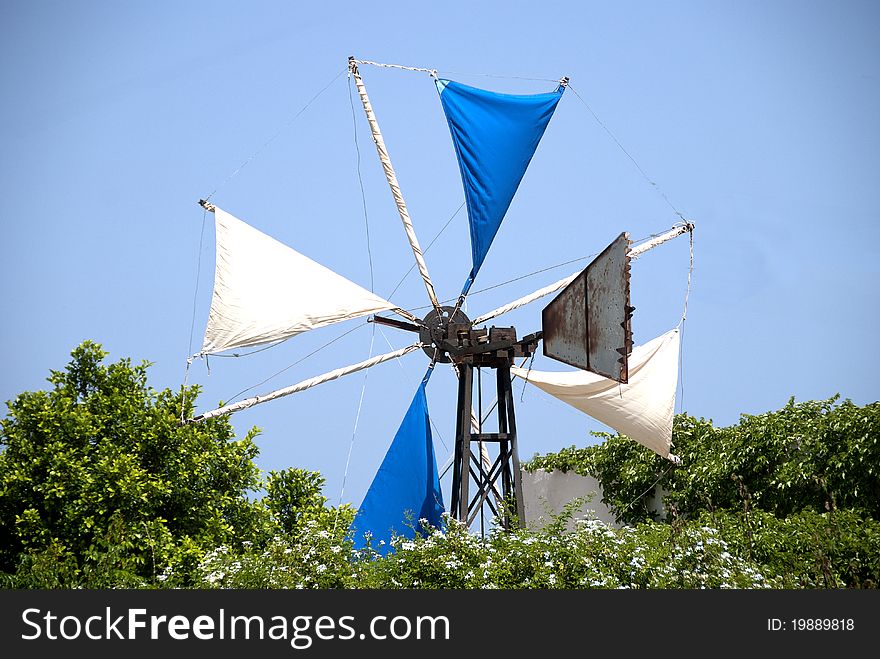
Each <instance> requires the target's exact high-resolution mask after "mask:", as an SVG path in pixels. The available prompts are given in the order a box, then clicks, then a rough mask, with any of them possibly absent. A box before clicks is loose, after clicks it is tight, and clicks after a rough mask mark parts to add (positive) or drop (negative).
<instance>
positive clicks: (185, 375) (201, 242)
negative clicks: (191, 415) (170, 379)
mask: <svg viewBox="0 0 880 659" xmlns="http://www.w3.org/2000/svg"><path fill="white" fill-rule="evenodd" d="M207 220H208V210H207V208H206V209H204V210H203V211H202V230H201V232H200V233H199V255H198V257H197V259H196V285H195V291H194V292H193V304H192V307H193V308H192V321H191V322H190V325H189V350H188V351H187V354H189V355H192V351H193V336H194V335H195V331H196V308H197V306H198V301H199V280H200V279H201V278H202V249H203V248H204V244H205V224H206V223H207ZM190 366H192V357H187V360H186V370H185V371H184V373H183V395H182V398H181V401H180V420H181V421H183V420H184V416H185V412H184V410H185V409H186V387H187V385H188V384H189V367H190Z"/></svg>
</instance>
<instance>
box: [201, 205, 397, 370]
mask: <svg viewBox="0 0 880 659" xmlns="http://www.w3.org/2000/svg"><path fill="white" fill-rule="evenodd" d="M214 218H215V223H216V228H217V263H216V270H215V275H214V295H213V297H212V299H211V312H210V314H209V318H208V326H207V328H206V330H205V339H204V342H203V344H202V353H203V354H210V353H216V352H221V351H223V350H230V349H233V348H243V347H247V346H255V345H260V344H263V343H270V342H272V341H278V340H280V339H286V338H289V337H291V336H295V335H297V334H301V333H302V332H306V331H308V330H311V329H315V328H318V327H323V326H325V325H330V324H331V323H337V322H340V321H343V320H349V319H351V318H358V317H360V316H366V315H368V314H372V313H376V312H377V311H383V310H386V309H393V308H395V306H396V305H394V304H393V303H391V302H389V301H388V300H384V299H382V298H381V297H379V296H377V295H374V294H373V293H371V292H370V291H368V290H367V289H365V288H363V287H361V286H358V285H357V284H355V283H354V282H352V281H349V280H348V279H346V278H345V277H342V276H341V275H338V274H336V273H335V272H333V271H332V270H330V269H328V268H326V267H324V266H322V265H321V264H319V263H316V262H315V261H313V260H311V259H310V258H308V257H306V256H303V255H302V254H300V253H299V252H297V251H296V250H294V249H292V248H290V247H288V246H287V245H284V244H283V243H280V242H278V241H277V240H275V239H274V238H272V237H270V236H267V235H266V234H264V233H262V232H261V231H258V230H257V229H255V228H253V227H252V226H250V225H248V224H246V223H245V222H242V221H241V220H239V219H238V218H236V217H234V216H232V215H230V214H229V213H227V212H225V211H223V210H222V209H220V208H215V209H214Z"/></svg>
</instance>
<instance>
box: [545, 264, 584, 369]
mask: <svg viewBox="0 0 880 659" xmlns="http://www.w3.org/2000/svg"><path fill="white" fill-rule="evenodd" d="M586 281H587V271H586V270H584V271H583V272H582V273H581V274H579V275H578V276H577V277H576V278H575V280H574V281H573V282H571V283H570V284H569V285H568V286H566V287H565V288H564V289H562V292H560V293H559V294H558V295H557V296H556V297H555V298H554V299H553V301H552V302H550V304H548V305H547V306H546V307H544V311H543V312H542V313H541V329H542V330H543V332H544V354H545V355H547V356H548V357H552V358H553V359H557V360H559V361H561V362H565V363H566V364H570V365H572V366H576V367H577V368H582V369H588V368H589V367H590V362H589V359H588V357H587V351H586V346H587V307H586V299H587V288H586Z"/></svg>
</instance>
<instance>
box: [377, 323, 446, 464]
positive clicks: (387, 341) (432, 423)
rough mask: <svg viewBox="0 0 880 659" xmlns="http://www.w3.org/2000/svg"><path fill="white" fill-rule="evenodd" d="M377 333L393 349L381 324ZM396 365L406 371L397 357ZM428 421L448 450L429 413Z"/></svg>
mask: <svg viewBox="0 0 880 659" xmlns="http://www.w3.org/2000/svg"><path fill="white" fill-rule="evenodd" d="M379 334H381V335H382V338H383V339H385V343H387V344H388V347H389V348H391V349H392V350H393V349H394V346H393V345H391V341H389V340H388V337H387V336H386V335H385V332H383V331H382V327H381V326H380V327H379ZM397 365H398V366H400V368H401V370H402V371H404V372H406V369H405V368H404V367H403V362H402V361H401V360H400V358H399V357H398V358H397ZM428 421H430V422H431V427H432V428H433V429H434V432H436V433H437V437H438V439H439V440H440V443H441V444H443V448H445V449H446V450H447V451H448V450H449V447H448V446H446V440H445V439H443V435H442V433H441V432H440V429H439V428H438V427H437V424H436V423H434V419H432V418H431V415H430V414H429V415H428Z"/></svg>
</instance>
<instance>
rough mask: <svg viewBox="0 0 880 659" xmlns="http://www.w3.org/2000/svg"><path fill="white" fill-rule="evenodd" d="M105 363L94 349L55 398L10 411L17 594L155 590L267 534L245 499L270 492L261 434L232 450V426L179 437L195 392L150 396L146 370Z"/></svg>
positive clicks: (1, 562)
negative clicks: (211, 554) (257, 460)
mask: <svg viewBox="0 0 880 659" xmlns="http://www.w3.org/2000/svg"><path fill="white" fill-rule="evenodd" d="M106 356H107V353H105V352H104V351H103V350H102V349H101V347H100V346H99V345H97V344H95V343H93V342H90V341H86V342H84V343H83V344H82V345H80V346H79V347H77V348H76V349H75V350H74V351H73V352H72V360H71V361H70V363H69V364H68V365H67V368H66V369H65V370H64V371H53V372H52V374H51V377H49V382H50V383H51V384H52V385H53V388H52V389H51V390H50V391H36V392H25V393H22V394H20V395H19V396H18V397H17V398H16V399H15V400H13V401H9V402H8V403H7V405H8V409H9V413H8V416H7V417H6V418H4V419H3V420H2V421H0V447H2V452H0V572H4V573H6V574H7V581H11V583H12V584H13V585H18V586H25V587H27V586H38V587H63V586H67V585H77V584H78V585H83V584H85V585H88V586H93V587H104V586H110V585H145V584H150V583H156V580H157V579H158V578H159V575H160V574H162V573H163V571H165V570H166V569H167V568H169V567H172V568H173V570H174V571H175V573H176V574H178V575H186V574H187V572H188V570H190V569H192V568H194V567H195V566H196V565H197V563H198V561H199V560H200V558H201V557H202V555H203V554H204V553H205V552H206V551H207V550H208V549H211V548H214V547H217V546H219V545H229V546H240V545H241V544H242V543H244V542H252V541H253V540H254V539H255V538H259V537H261V534H262V535H266V533H268V531H267V524H268V522H269V513H268V512H267V510H266V506H265V505H264V504H263V503H262V502H260V501H253V500H250V499H249V498H248V496H247V494H248V492H252V491H256V490H257V489H258V488H259V487H260V484H261V481H260V475H259V469H258V468H257V467H256V465H255V464H254V462H253V458H254V457H255V456H256V455H257V453H258V449H257V446H256V445H255V444H254V442H253V439H254V437H255V436H256V434H257V432H258V431H257V430H256V429H253V430H251V431H250V432H249V433H248V434H247V436H246V437H245V438H244V439H241V440H236V439H235V436H234V431H233V428H232V426H231V425H230V424H229V422H228V421H227V420H226V419H225V418H215V419H210V420H207V421H204V422H200V423H190V424H185V425H184V424H181V422H180V420H181V418H182V417H183V416H186V417H189V416H191V415H192V410H193V404H194V401H195V400H196V397H197V395H198V387H189V388H181V390H180V391H177V392H172V391H171V390H169V389H166V390H164V391H155V390H154V389H152V388H151V387H149V386H148V385H147V369H148V366H149V364H148V363H147V362H144V363H141V364H140V365H136V366H133V365H132V364H131V363H130V361H129V360H127V359H123V360H121V361H119V362H117V363H114V364H110V365H105V364H104V363H103V360H104V358H105V357H106ZM12 574H17V576H16V577H14V578H13V579H11V580H10V578H9V576H8V575H12ZM184 583H185V577H184Z"/></svg>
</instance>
